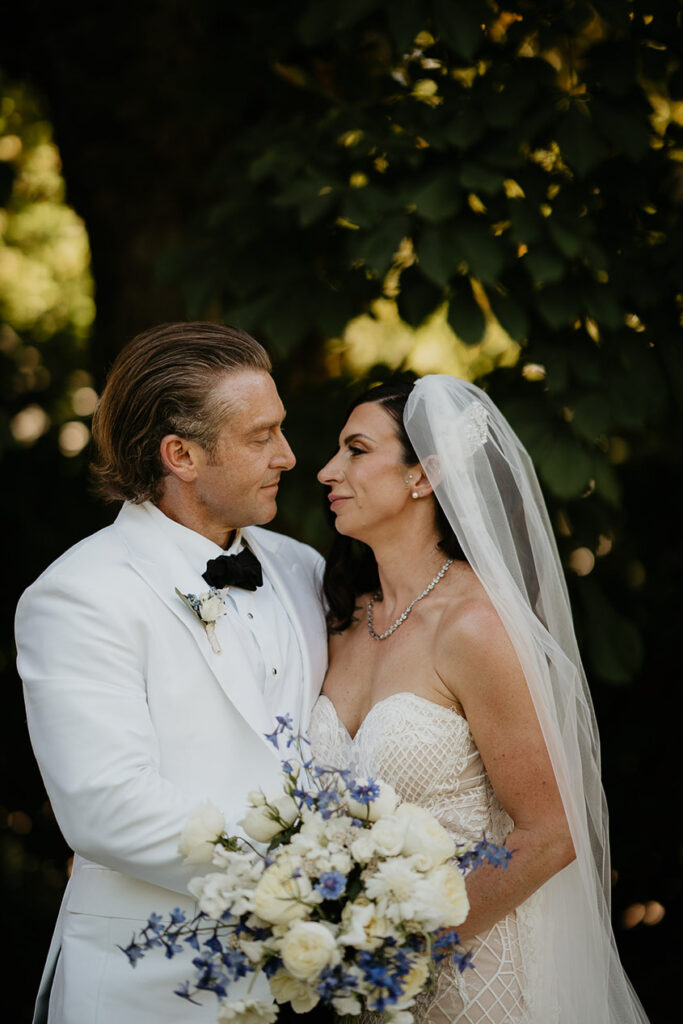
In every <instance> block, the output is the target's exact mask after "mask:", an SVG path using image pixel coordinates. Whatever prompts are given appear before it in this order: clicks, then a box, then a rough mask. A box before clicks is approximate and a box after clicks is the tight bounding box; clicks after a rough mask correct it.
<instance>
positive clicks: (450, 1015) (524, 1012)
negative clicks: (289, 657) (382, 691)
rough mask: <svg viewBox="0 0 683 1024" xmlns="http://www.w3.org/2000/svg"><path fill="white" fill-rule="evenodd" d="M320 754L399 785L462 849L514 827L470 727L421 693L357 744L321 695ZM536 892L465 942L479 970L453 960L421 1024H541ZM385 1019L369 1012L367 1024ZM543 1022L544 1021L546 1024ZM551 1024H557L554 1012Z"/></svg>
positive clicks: (422, 1009) (315, 729)
mask: <svg viewBox="0 0 683 1024" xmlns="http://www.w3.org/2000/svg"><path fill="white" fill-rule="evenodd" d="M309 739H310V741H311V748H312V754H313V756H314V757H315V758H316V760H317V761H318V762H320V763H322V764H327V765H330V766H333V767H347V768H350V769H351V770H352V771H353V772H354V773H355V774H356V775H357V776H373V777H375V778H381V779H383V780H385V781H386V782H388V783H390V784H391V785H392V786H393V787H394V788H395V789H396V791H397V793H398V794H399V796H400V798H401V799H402V800H405V801H410V802H411V803H416V804H420V806H422V807H425V808H427V810H429V811H430V812H431V813H432V814H433V815H434V816H435V817H436V818H438V820H439V821H440V822H441V824H442V825H443V826H444V827H445V828H447V829H448V831H449V832H450V833H451V835H452V836H453V837H454V838H455V839H456V841H458V842H463V841H470V840H474V841H477V840H479V839H481V837H482V835H483V833H484V832H485V833H486V835H487V837H488V838H489V839H490V840H491V841H492V842H495V843H502V842H503V840H504V839H505V837H506V836H507V835H508V834H509V832H510V831H511V829H512V825H513V823H512V820H511V819H510V817H509V816H508V815H507V814H506V812H505V810H504V809H503V808H502V807H501V805H500V803H499V802H498V800H497V799H496V796H495V793H494V792H493V788H492V786H491V783H490V782H489V779H488V776H487V775H486V771H485V769H484V766H483V763H482V760H481V757H480V755H479V751H478V750H477V748H476V746H475V744H474V740H473V738H472V734H471V732H470V729H469V726H468V724H467V721H466V720H465V719H464V718H463V717H462V716H461V715H459V714H457V712H455V711H454V710H451V709H449V708H446V707H443V706H442V705H440V704H436V703H434V702H433V701H430V700H427V699H426V698H424V697H420V696H418V695H417V694H414V693H395V694H393V695H392V696H390V697H387V698H385V699H384V700H381V701H379V703H377V704H375V706H374V707H373V708H372V710H371V711H370V713H369V714H368V716H367V717H366V719H365V720H364V722H363V723H362V724H361V726H360V728H359V730H358V732H357V733H356V735H355V736H354V737H353V738H352V737H351V736H350V735H349V733H348V731H347V730H346V728H345V726H344V725H343V724H342V722H341V721H340V719H339V717H338V716H337V713H336V711H335V708H334V705H333V704H332V702H331V701H330V700H329V699H328V698H327V697H326V696H325V695H321V696H320V697H319V698H318V701H317V703H316V705H315V707H314V709H313V714H312V717H311V724H310V727H309ZM541 904H542V892H538V893H535V894H534V896H532V897H531V898H530V899H529V900H527V901H526V902H525V903H524V904H522V905H521V906H520V907H518V908H517V910H516V911H514V912H513V913H512V914H508V916H507V917H505V918H503V920H501V921H499V922H498V923H497V924H495V925H494V926H493V928H491V929H490V930H489V931H487V932H485V933H484V934H481V935H478V936H477V937H476V938H475V939H474V940H472V941H471V942H468V943H466V944H464V948H465V949H467V950H470V951H471V953H472V959H473V963H474V967H473V968H467V969H466V970H465V971H464V972H463V973H462V974H460V972H459V971H458V970H457V968H455V967H454V966H453V965H451V964H448V963H444V964H443V965H442V966H441V967H440V968H439V970H438V972H437V978H436V987H435V989H432V990H431V991H429V992H425V993H423V994H422V995H421V996H420V997H418V1000H417V1003H416V1006H415V1007H414V1009H413V1013H414V1014H415V1020H416V1021H417V1022H418V1024H456V1022H457V1024H537V1017H536V1016H535V1014H534V1008H533V1002H534V1001H533V993H534V990H535V988H536V985H537V980H536V979H535V977H534V970H535V967H536V966H537V964H538V960H539V958H538V957H537V956H535V954H534V948H535V943H534V933H535V930H536V929H535V927H534V923H535V921H536V920H538V919H539V917H538V915H540V913H541ZM377 1019H379V1018H378V1016H377V1015H376V1014H365V1015H363V1016H362V1017H361V1018H359V1022H360V1024H370V1022H371V1021H373V1020H377ZM539 1024H540V1022H539ZM542 1024H553V1019H550V1020H549V1019H548V1017H547V1015H544V1019H543V1022H542Z"/></svg>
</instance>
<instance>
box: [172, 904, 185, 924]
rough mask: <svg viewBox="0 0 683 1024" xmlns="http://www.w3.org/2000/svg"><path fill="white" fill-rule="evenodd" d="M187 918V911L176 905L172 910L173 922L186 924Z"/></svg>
mask: <svg viewBox="0 0 683 1024" xmlns="http://www.w3.org/2000/svg"><path fill="white" fill-rule="evenodd" d="M186 920H187V918H186V917H185V911H184V910H180V908H179V907H175V908H174V909H173V910H172V911H171V924H185V921H186Z"/></svg>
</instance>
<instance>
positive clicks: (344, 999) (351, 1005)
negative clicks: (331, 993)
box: [332, 996, 363, 1017]
mask: <svg viewBox="0 0 683 1024" xmlns="http://www.w3.org/2000/svg"><path fill="white" fill-rule="evenodd" d="M332 1006H333V1007H334V1009H335V1012H336V1013H337V1015H338V1016H339V1017H345V1016H346V1015H347V1014H348V1015H349V1016H350V1017H357V1016H358V1014H359V1013H360V1011H361V1010H362V1008H363V1007H362V1006H361V1002H360V999H358V998H357V997H356V996H339V997H338V998H337V999H333V1000H332Z"/></svg>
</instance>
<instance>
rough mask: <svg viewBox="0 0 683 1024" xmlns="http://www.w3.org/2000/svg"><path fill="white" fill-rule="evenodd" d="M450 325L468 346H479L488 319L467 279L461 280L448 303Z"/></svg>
mask: <svg viewBox="0 0 683 1024" xmlns="http://www.w3.org/2000/svg"><path fill="white" fill-rule="evenodd" d="M448 323H449V324H450V326H451V329H452V330H453V331H454V332H455V334H456V335H457V336H458V338H460V340H461V341H464V342H465V344H466V345H476V344H478V343H479V342H480V341H481V339H482V336H483V334H484V331H485V330H486V319H485V317H484V314H483V312H482V310H481V307H480V305H479V303H478V302H477V301H476V299H475V298H474V295H473V294H472V288H471V285H470V283H469V281H468V280H467V279H466V278H460V279H459V280H458V281H457V282H456V285H455V287H454V288H453V292H452V294H451V297H450V299H449V302H448Z"/></svg>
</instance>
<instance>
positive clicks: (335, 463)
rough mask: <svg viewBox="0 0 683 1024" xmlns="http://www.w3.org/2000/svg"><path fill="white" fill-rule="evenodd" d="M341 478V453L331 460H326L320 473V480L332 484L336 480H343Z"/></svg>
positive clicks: (322, 482)
mask: <svg viewBox="0 0 683 1024" xmlns="http://www.w3.org/2000/svg"><path fill="white" fill-rule="evenodd" d="M341 478H342V471H341V461H340V459H339V455H335V456H334V457H333V458H331V459H330V461H329V462H326V463H325V465H324V466H323V468H322V469H321V470H320V472H319V473H318V480H319V482H320V483H321V484H331V483H334V482H335V481H336V480H341Z"/></svg>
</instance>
